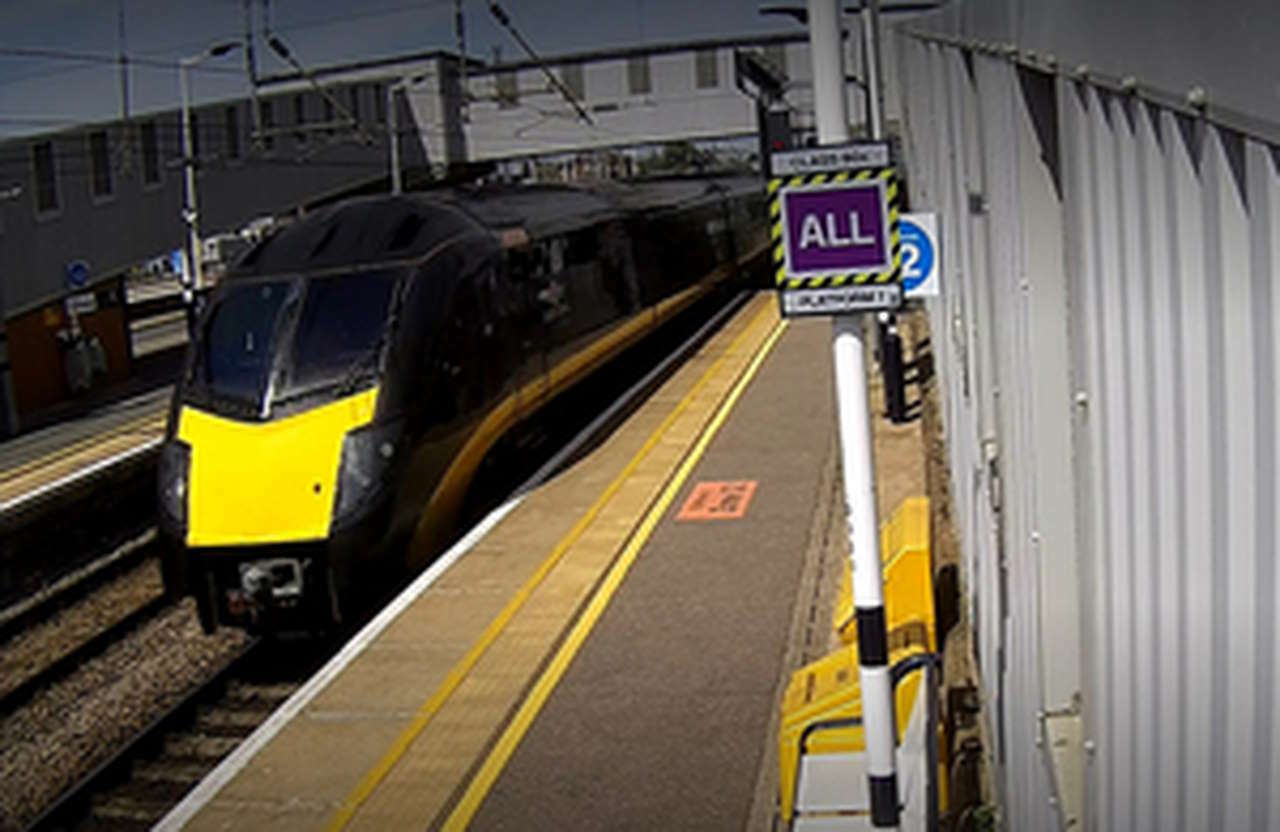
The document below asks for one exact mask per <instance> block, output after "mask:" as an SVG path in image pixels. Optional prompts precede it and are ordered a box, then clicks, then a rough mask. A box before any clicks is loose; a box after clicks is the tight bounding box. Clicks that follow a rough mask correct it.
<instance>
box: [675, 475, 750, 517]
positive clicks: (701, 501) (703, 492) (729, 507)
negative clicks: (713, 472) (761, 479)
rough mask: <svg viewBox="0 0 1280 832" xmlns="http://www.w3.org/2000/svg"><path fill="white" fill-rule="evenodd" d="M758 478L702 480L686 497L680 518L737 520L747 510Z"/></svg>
mask: <svg viewBox="0 0 1280 832" xmlns="http://www.w3.org/2000/svg"><path fill="white" fill-rule="evenodd" d="M758 484H759V483H758V482H757V481H756V480H724V481H715V482H700V483H698V484H697V485H695V486H694V487H693V491H692V492H690V494H689V499H687V500H685V501H684V506H683V507H682V508H681V509H680V513H679V514H677V515H676V519H677V520H737V519H738V518H740V517H742V516H743V515H745V514H746V513H747V506H748V505H750V504H751V495H753V494H755V493H756V485H758Z"/></svg>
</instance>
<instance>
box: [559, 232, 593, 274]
mask: <svg viewBox="0 0 1280 832" xmlns="http://www.w3.org/2000/svg"><path fill="white" fill-rule="evenodd" d="M599 254H600V246H599V240H598V239H597V238H596V231H595V229H594V228H588V229H586V230H584V231H575V232H574V233H573V234H572V235H570V236H569V244H568V246H567V250H566V252H565V256H564V259H565V260H566V261H567V262H568V265H569V266H583V265H591V264H594V263H595V262H596V259H597V258H598V257H599Z"/></svg>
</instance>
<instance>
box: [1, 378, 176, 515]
mask: <svg viewBox="0 0 1280 832" xmlns="http://www.w3.org/2000/svg"><path fill="white" fill-rule="evenodd" d="M171 396H172V388H170V387H164V388H161V389H157V390H153V391H151V392H149V393H144V394H142V395H139V396H135V397H133V398H131V399H127V400H125V401H122V402H117V403H115V404H112V405H107V406H104V407H102V408H100V409H98V410H96V411H94V412H93V413H90V414H88V415H85V416H80V417H78V418H75V419H69V420H67V421H64V422H59V423H57V424H55V425H51V426H49V427H46V428H42V429H40V430H37V431H34V432H32V433H28V434H23V435H22V436H19V437H17V438H15V439H11V440H9V441H7V442H4V443H0V515H3V514H5V513H6V512H8V511H11V510H13V509H15V508H18V507H20V506H21V505H22V504H23V503H24V502H26V501H28V500H30V499H34V498H35V497H37V496H39V495H41V494H46V493H48V492H50V491H53V490H56V489H58V488H60V487H62V486H64V485H69V484H70V483H71V482H73V481H74V480H76V479H77V478H79V477H82V476H87V475H89V474H91V473H93V472H95V471H100V470H102V469H104V468H107V467H110V466H111V465H114V464H116V463H118V462H120V461H123V460H125V459H128V458H130V457H132V456H135V455H137V454H140V453H145V452H147V451H150V450H152V449H154V448H156V447H157V446H158V445H159V443H160V438H161V437H162V436H163V434H164V422H165V415H166V414H167V412H168V408H169V399H170V397H171Z"/></svg>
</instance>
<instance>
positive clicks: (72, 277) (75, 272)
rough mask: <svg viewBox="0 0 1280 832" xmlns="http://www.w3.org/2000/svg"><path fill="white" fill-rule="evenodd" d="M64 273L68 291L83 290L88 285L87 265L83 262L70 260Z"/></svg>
mask: <svg viewBox="0 0 1280 832" xmlns="http://www.w3.org/2000/svg"><path fill="white" fill-rule="evenodd" d="M64 272H65V277H66V281H67V288H68V289H83V288H84V287H85V286H87V285H88V284H89V264H88V263H87V262H85V261H84V260H72V261H71V262H70V263H68V264H67V265H66V266H65V268H64Z"/></svg>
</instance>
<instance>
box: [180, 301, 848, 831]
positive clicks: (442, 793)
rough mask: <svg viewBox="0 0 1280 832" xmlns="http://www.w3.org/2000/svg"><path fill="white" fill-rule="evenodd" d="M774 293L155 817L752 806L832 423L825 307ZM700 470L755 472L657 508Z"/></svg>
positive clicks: (690, 814)
mask: <svg viewBox="0 0 1280 832" xmlns="http://www.w3.org/2000/svg"><path fill="white" fill-rule="evenodd" d="M776 307H777V304H776V300H775V299H774V297H773V296H772V295H771V294H761V295H759V296H757V297H755V298H754V299H753V300H751V301H750V302H748V303H747V305H746V306H745V307H744V308H743V309H742V310H740V311H739V312H738V313H737V314H736V315H735V316H734V317H733V318H732V319H731V320H730V322H729V323H728V324H727V325H726V326H725V327H724V328H723V329H722V330H721V331H720V332H718V333H717V334H716V335H715V336H713V337H712V338H711V339H710V340H709V341H708V342H707V344H705V345H704V346H703V347H702V348H701V349H700V351H699V352H698V353H697V354H696V355H695V356H694V357H693V358H692V359H691V360H689V361H688V362H686V363H685V364H684V365H683V366H682V367H681V369H680V370H678V371H677V372H676V373H675V374H673V375H672V377H671V378H670V379H668V380H667V381H666V383H665V384H664V385H663V386H662V387H661V388H660V389H659V390H658V391H657V393H656V394H654V395H653V396H651V397H650V398H649V399H648V400H647V401H646V402H645V403H644V404H643V405H642V406H640V407H639V408H638V409H637V410H636V411H635V412H634V413H633V414H632V415H631V416H630V417H629V419H628V420H627V421H626V422H625V423H624V424H623V425H622V426H620V427H619V428H618V429H616V430H615V431H614V432H613V433H612V434H611V435H610V436H609V437H608V439H606V440H605V441H604V442H602V443H601V444H600V445H599V446H598V447H597V448H596V449H595V450H594V451H593V452H592V453H591V454H589V455H588V456H586V457H585V458H584V459H582V460H581V461H579V462H578V463H576V464H575V465H574V466H572V467H571V468H569V469H568V470H566V471H564V472H563V473H561V474H560V475H558V476H557V477H555V478H554V479H553V480H551V481H550V482H548V483H546V484H545V485H543V486H542V487H540V488H539V489H537V490H536V491H534V492H532V493H530V494H529V495H527V496H526V497H525V498H524V499H523V501H522V502H521V503H520V504H519V505H518V506H517V507H516V508H515V509H514V510H512V511H511V512H510V513H509V514H508V515H506V517H505V518H504V519H503V520H502V521H501V522H500V523H498V524H497V525H496V526H494V527H493V528H492V529H491V530H489V531H488V533H487V534H485V535H484V536H483V538H482V539H480V540H479V542H477V543H475V544H474V545H473V546H471V547H470V548H469V549H468V550H466V551H465V553H464V554H462V555H461V556H459V557H457V558H456V560H453V561H452V562H451V563H449V564H448V565H447V567H446V568H442V569H440V571H439V572H438V575H436V576H434V577H433V578H432V579H431V581H430V582H429V583H427V584H423V583H422V581H419V582H417V583H418V584H420V587H419V589H420V591H418V592H416V593H414V594H413V595H412V597H407V596H402V597H401V598H400V599H398V601H397V603H398V604H400V605H401V608H400V609H399V611H398V612H396V613H395V614H394V615H393V616H392V615H386V616H384V619H385V622H386V623H385V626H383V627H382V628H381V629H380V631H378V632H376V633H374V632H366V633H362V635H361V636H357V638H356V641H355V642H353V643H352V644H349V645H348V646H347V647H346V648H344V649H343V651H342V653H341V654H339V656H338V657H337V658H336V659H335V660H334V661H333V662H331V663H330V665H329V666H328V667H326V668H325V670H323V671H321V674H320V677H318V678H317V679H314V680H312V682H310V683H308V685H307V686H305V687H304V688H303V690H302V691H300V692H299V694H298V695H297V696H295V697H294V699H293V700H291V701H290V702H289V703H286V705H285V706H284V708H282V709H281V711H280V712H278V713H277V714H276V715H275V716H273V718H272V720H270V721H269V722H268V723H267V724H266V725H264V726H263V728H262V729H260V730H259V731H258V732H257V733H256V734H255V735H254V736H253V737H251V738H250V740H249V741H247V742H246V744H245V746H243V747H242V748H241V749H240V750H239V751H238V752H236V753H235V754H233V756H232V757H231V758H228V760H226V761H224V763H223V764H222V765H221V766H219V768H218V769H217V770H216V771H215V772H214V773H213V774H212V775H210V777H209V778H207V779H206V781H205V782H204V783H202V784H201V785H200V786H199V787H198V788H197V789H196V790H195V792H193V793H192V794H191V795H190V796H188V798H187V799H186V800H185V801H184V802H183V803H182V804H181V805H180V806H179V807H178V808H177V809H175V810H174V812H173V813H171V814H170V815H169V817H168V818H166V820H165V822H164V823H163V824H162V826H161V828H184V827H185V828H191V829H231V828H237V829H239V828H252V829H424V828H447V829H448V828H459V829H460V828H466V827H470V828H476V829H601V828H623V829H655V828H678V829H732V828H739V829H740V828H744V827H747V826H751V825H753V823H754V822H755V821H753V819H755V820H758V819H759V818H762V817H764V818H767V817H769V816H770V815H771V807H772V794H771V790H769V789H767V788H762V787H761V783H762V782H764V781H765V780H767V778H766V777H764V776H763V774H764V773H765V772H767V771H768V768H769V767H770V766H774V765H776V762H775V761H774V759H773V757H772V755H771V754H770V751H769V750H770V748H771V746H772V745H773V743H774V741H775V738H774V736H773V734H772V729H771V720H772V718H773V715H774V713H775V710H776V708H777V702H778V700H779V694H780V690H781V685H782V683H783V681H784V679H785V678H786V674H787V673H788V672H789V670H790V668H789V667H788V666H787V662H786V660H785V656H786V654H787V651H788V638H789V633H791V631H792V630H793V626H792V624H793V622H792V618H793V612H794V610H795V609H796V608H797V598H798V597H799V593H800V585H801V573H802V571H803V561H804V557H805V556H804V552H805V549H806V546H807V544H808V537H809V536H810V533H811V528H812V527H813V522H812V518H813V517H814V515H815V513H817V512H827V511H828V509H829V505H828V503H829V502H830V492H831V489H830V488H829V487H821V482H820V481H821V480H822V477H823V469H824V467H825V468H827V469H829V468H830V465H829V463H830V454H831V448H832V446H833V431H834V418H833V402H832V398H833V394H832V380H831V360H830V324H829V322H827V321H825V320H813V321H805V322H796V323H792V324H790V325H788V324H785V323H783V322H782V321H780V320H779V318H778V314H777V308H776ZM827 476H828V479H829V476H830V471H829V470H828V471H827ZM707 481H731V482H740V481H754V482H755V483H756V486H755V490H754V492H752V493H751V494H750V502H749V503H747V505H746V509H745V511H743V512H741V516H739V517H736V518H733V517H713V518H712V519H703V520H678V519H677V514H678V513H679V512H680V510H681V507H682V505H683V504H684V502H685V500H686V499H687V497H688V495H689V494H690V493H691V492H692V491H693V490H694V488H695V487H696V486H697V485H698V484H699V483H703V482H707ZM730 491H733V489H730ZM733 493H738V494H739V495H740V494H741V493H742V491H741V490H738V491H736V492H733ZM730 508H737V506H731V507H730ZM727 513H728V514H735V513H737V512H735V511H729V512H727ZM376 623H377V622H376V621H375V624H376ZM374 629H377V628H374ZM366 630H369V628H366ZM762 806H763V807H764V809H763V811H762Z"/></svg>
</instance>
